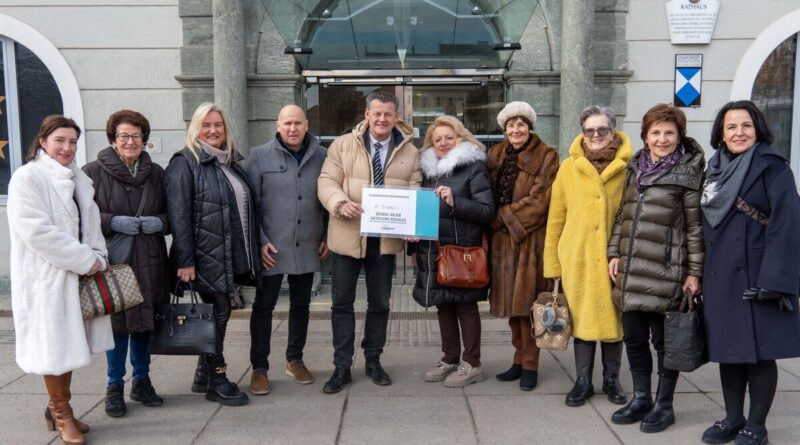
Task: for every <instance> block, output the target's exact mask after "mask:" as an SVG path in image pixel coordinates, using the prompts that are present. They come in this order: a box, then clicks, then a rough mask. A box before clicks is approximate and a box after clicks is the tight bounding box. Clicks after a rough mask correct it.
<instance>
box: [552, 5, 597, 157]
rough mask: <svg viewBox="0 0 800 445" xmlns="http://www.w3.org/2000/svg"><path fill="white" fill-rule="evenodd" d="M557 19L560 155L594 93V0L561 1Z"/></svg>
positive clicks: (572, 137)
mask: <svg viewBox="0 0 800 445" xmlns="http://www.w3.org/2000/svg"><path fill="white" fill-rule="evenodd" d="M562 6H563V9H562V14H563V17H562V22H561V98H560V99H561V101H560V102H561V107H560V113H559V125H558V149H559V153H560V154H561V157H562V158H564V157H566V156H567V155H568V153H569V145H570V143H572V140H573V139H574V138H575V135H577V134H578V130H579V126H578V120H579V118H580V113H581V110H582V109H583V108H585V107H586V106H588V105H590V104H591V102H592V100H593V99H592V95H593V93H594V66H593V62H592V54H591V51H592V38H593V30H594V0H574V1H573V0H569V1H564V2H563V4H562Z"/></svg>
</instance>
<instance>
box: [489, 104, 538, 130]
mask: <svg viewBox="0 0 800 445" xmlns="http://www.w3.org/2000/svg"><path fill="white" fill-rule="evenodd" d="M520 116H522V117H524V118H526V119H528V120H529V121H531V123H532V124H534V125H536V112H535V111H533V107H532V106H530V105H528V103H527V102H509V103H508V104H506V106H505V107H503V109H502V110H500V113H498V115H497V125H499V126H500V128H502V129H504V130H505V128H506V122H508V120H509V119H511V118H512V117H520ZM531 130H533V128H531Z"/></svg>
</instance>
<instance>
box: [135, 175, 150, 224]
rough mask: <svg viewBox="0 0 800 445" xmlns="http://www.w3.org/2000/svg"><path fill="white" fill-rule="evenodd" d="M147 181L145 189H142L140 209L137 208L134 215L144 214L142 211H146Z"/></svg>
mask: <svg viewBox="0 0 800 445" xmlns="http://www.w3.org/2000/svg"><path fill="white" fill-rule="evenodd" d="M147 188H148V187H147V183H146V182H145V183H144V190H143V191H142V199H141V200H139V209H138V210H136V215H134V216H142V211H144V204H145V202H147Z"/></svg>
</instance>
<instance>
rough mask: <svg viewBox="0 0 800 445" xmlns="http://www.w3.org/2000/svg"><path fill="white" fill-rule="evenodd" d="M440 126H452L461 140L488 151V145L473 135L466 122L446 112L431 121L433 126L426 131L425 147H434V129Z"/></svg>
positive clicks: (423, 144) (423, 145)
mask: <svg viewBox="0 0 800 445" xmlns="http://www.w3.org/2000/svg"><path fill="white" fill-rule="evenodd" d="M439 127H450V128H452V129H453V131H455V132H456V137H457V138H458V139H459V141H466V142H469V143H470V144H472V145H474V146H476V147H478V149H480V150H483V151H486V147H485V146H484V145H483V144H481V143H480V142H478V140H477V139H475V136H473V135H472V133H471V132H470V131H469V130H467V128H466V127H464V124H462V123H461V121H460V120H458V118H456V117H454V116H449V115H446V114H445V115H443V116H439V117H437V118H436V119H435V120H434V121H433V123H431V126H430V127H428V131H426V132H425V141H424V142H423V143H422V147H423V149H425V148H428V147H433V140H432V139H433V131H434V130H436V129H437V128H439Z"/></svg>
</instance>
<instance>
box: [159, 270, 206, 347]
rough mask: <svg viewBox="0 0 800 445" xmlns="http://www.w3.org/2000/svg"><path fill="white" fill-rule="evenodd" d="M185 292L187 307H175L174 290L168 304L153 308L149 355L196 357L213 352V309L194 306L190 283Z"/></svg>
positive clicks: (194, 294) (176, 300)
mask: <svg viewBox="0 0 800 445" xmlns="http://www.w3.org/2000/svg"><path fill="white" fill-rule="evenodd" d="M178 286H180V283H178ZM189 292H190V293H191V298H190V302H189V303H178V299H179V297H178V295H177V294H178V292H177V289H176V292H175V294H176V295H174V296H173V297H172V302H170V303H169V304H157V305H156V307H155V309H154V314H153V315H154V316H155V321H154V324H155V329H154V330H153V332H151V333H150V354H162V355H200V354H214V353H216V352H217V347H216V344H217V343H216V339H217V324H216V317H215V313H214V305H213V304H206V303H198V301H197V294H196V293H195V291H194V286H192V284H191V283H189Z"/></svg>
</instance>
